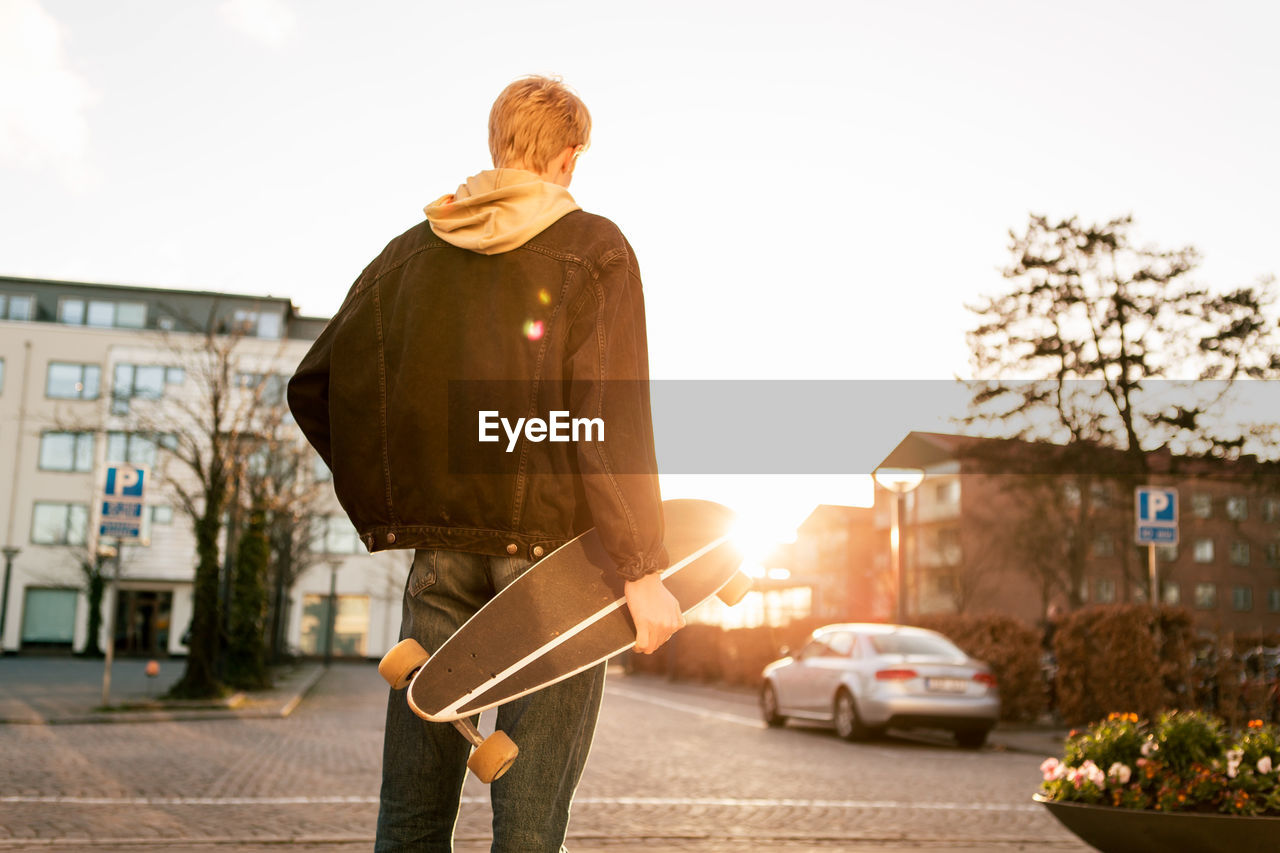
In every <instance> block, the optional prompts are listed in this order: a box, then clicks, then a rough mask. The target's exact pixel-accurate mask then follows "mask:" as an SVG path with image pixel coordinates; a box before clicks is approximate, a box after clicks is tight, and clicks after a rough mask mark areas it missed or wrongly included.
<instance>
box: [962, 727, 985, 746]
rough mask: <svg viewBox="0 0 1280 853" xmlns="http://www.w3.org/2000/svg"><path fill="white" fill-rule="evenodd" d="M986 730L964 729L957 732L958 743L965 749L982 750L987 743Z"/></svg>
mask: <svg viewBox="0 0 1280 853" xmlns="http://www.w3.org/2000/svg"><path fill="white" fill-rule="evenodd" d="M987 734H988V732H987V730H986V729H962V730H961V731H958V732H956V743H958V744H960V746H962V747H964V748H965V749H982V747H983V746H984V745H985V744H986V742H987Z"/></svg>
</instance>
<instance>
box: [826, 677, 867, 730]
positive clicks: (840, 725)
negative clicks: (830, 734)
mask: <svg viewBox="0 0 1280 853" xmlns="http://www.w3.org/2000/svg"><path fill="white" fill-rule="evenodd" d="M832 716H833V719H834V720H835V724H836V734H838V735H839V736H840V737H842V738H844V739H845V740H866V739H867V738H868V737H870V735H871V730H870V729H869V728H867V727H866V726H865V725H864V724H863V722H862V718H861V717H859V716H858V705H857V703H856V702H854V701H853V694H852V693H850V692H849V691H848V690H845V689H843V688H841V690H840V692H839V693H837V694H836V701H835V707H834V709H833V714H832Z"/></svg>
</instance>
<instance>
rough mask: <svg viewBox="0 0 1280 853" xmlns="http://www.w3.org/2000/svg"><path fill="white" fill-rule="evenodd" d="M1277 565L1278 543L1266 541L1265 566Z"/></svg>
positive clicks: (1279, 560) (1279, 554)
mask: <svg viewBox="0 0 1280 853" xmlns="http://www.w3.org/2000/svg"><path fill="white" fill-rule="evenodd" d="M1277 566H1280V543H1278V542H1268V543H1267V567H1268V568H1272V569H1274V568H1276V567H1277Z"/></svg>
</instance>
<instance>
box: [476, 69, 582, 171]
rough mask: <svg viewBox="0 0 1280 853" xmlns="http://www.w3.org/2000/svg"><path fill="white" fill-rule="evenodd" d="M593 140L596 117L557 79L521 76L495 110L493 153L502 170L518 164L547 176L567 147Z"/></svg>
mask: <svg viewBox="0 0 1280 853" xmlns="http://www.w3.org/2000/svg"><path fill="white" fill-rule="evenodd" d="M590 141H591V113H589V112H587V106H586V104H584V103H582V100H581V99H580V98H579V97H578V96H577V95H576V94H574V93H573V91H572V90H571V89H570V88H569V87H568V86H566V85H564V83H563V82H561V81H560V79H559V78H556V77H539V76H537V75H531V76H529V77H521V78H520V79H519V80H517V81H515V82H514V83H512V84H511V85H510V86H508V87H507V88H505V89H503V90H502V94H500V95H498V99H497V100H496V101H494V102H493V109H491V110H490V111H489V153H490V154H492V155H493V165H494V168H497V169H502V168H507V167H509V166H510V164H512V163H518V164H520V165H522V166H524V167H525V168H527V169H529V170H531V171H534V172H543V171H545V170H546V168H547V166H548V165H549V164H550V163H551V160H552V158H554V157H555V156H556V155H557V154H559V153H560V152H561V151H563V150H564V149H566V148H573V147H576V146H579V145H581V146H583V147H586V145H587V144H588V143H589V142H590Z"/></svg>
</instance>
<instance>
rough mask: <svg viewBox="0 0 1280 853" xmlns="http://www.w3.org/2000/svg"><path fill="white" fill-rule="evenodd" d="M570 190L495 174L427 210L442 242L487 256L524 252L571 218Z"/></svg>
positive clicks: (511, 173) (517, 172)
mask: <svg viewBox="0 0 1280 853" xmlns="http://www.w3.org/2000/svg"><path fill="white" fill-rule="evenodd" d="M579 209H580V208H579V207H578V204H577V202H575V201H574V200H573V196H571V195H569V190H567V189H565V188H564V187H562V186H560V185H559V184H553V183H549V182H548V181H544V180H542V178H540V177H538V176H537V175H535V174H534V173H533V172H526V171H524V170H523V169H490V170H489V171H487V172H481V173H480V174H478V175H472V176H471V177H470V178H467V182H466V183H465V184H463V185H462V186H460V187H458V190H457V192H455V193H453V194H452V195H445V196H441V197H440V198H438V199H436V200H435V201H433V202H431V204H429V205H427V206H426V207H425V208H423V212H425V213H426V214H427V221H428V222H429V223H431V230H432V231H433V232H435V235H436V236H437V237H439V238H440V239H441V240H444V241H445V242H447V243H452V244H453V245H455V246H457V247H459V248H461V249H470V250H471V251H473V252H479V253H480V254H482V255H496V254H498V253H499V252H509V251H511V250H512V249H518V248H519V247H521V246H523V245H524V244H525V243H527V242H528V241H529V240H530V239H531V238H533V237H534V236H536V235H537V234H539V233H540V232H541V231H542V230H543V229H544V228H546V227H547V226H548V225H550V224H551V223H553V222H555V221H556V220H557V219H559V218H560V217H562V216H564V215H565V214H566V213H570V212H572V211H574V210H579Z"/></svg>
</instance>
